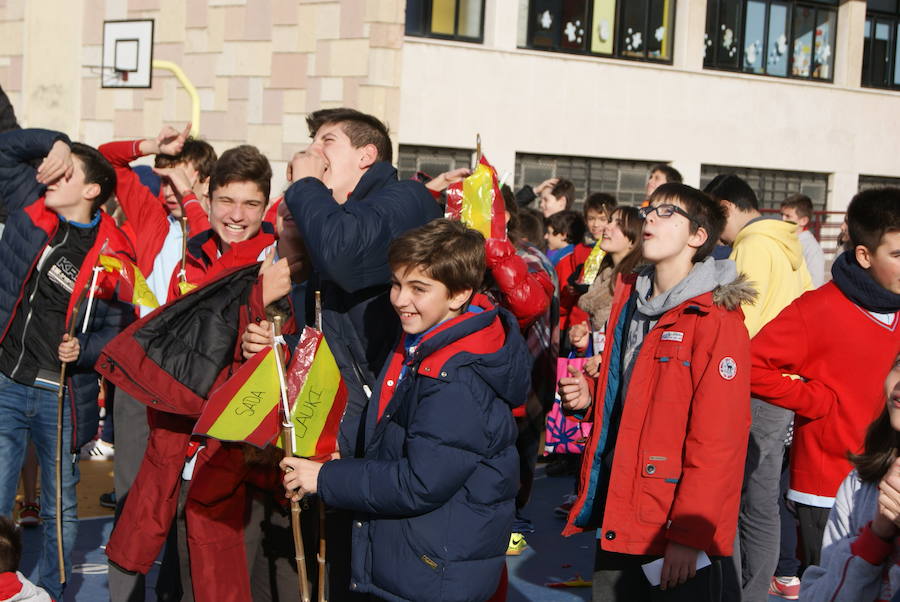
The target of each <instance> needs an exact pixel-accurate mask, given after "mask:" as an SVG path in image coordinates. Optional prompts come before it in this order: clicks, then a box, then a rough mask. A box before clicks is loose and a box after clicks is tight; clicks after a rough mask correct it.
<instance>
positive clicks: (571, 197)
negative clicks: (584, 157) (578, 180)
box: [550, 178, 575, 209]
mask: <svg viewBox="0 0 900 602" xmlns="http://www.w3.org/2000/svg"><path fill="white" fill-rule="evenodd" d="M550 194H552V195H553V196H555V197H556V198H558V199H562V198H564V199H566V209H571V208H572V205H573V204H574V203H575V184H573V183H572V181H571V180H564V179H563V178H560V179H559V181H557V182H556V185H555V186H554V187H553V188H551V189H550Z"/></svg>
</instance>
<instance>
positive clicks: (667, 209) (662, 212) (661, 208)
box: [640, 203, 700, 226]
mask: <svg viewBox="0 0 900 602" xmlns="http://www.w3.org/2000/svg"><path fill="white" fill-rule="evenodd" d="M654 211H655V212H656V215H658V216H659V217H661V218H664V219H668V218H670V217H672V216H673V215H674V214H676V213H677V214H678V215H683V216H684V217H686V218H687V219H689V220H690V221H692V222H693V223H695V224H696V225H698V226H699V225H700V222H698V221H697V220H696V219H694V218H693V217H691V216H690V215H688V212H687V211H685V210H684V209H682V208H681V207H679V206H678V205H673V204H671V203H663V204H662V205H650V206H647V207H641V210H640V212H641V219H647V218H648V217H650V214H651V213H653V212H654Z"/></svg>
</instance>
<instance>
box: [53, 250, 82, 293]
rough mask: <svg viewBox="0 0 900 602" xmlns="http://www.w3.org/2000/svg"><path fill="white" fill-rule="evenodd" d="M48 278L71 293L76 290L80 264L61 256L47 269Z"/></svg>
mask: <svg viewBox="0 0 900 602" xmlns="http://www.w3.org/2000/svg"><path fill="white" fill-rule="evenodd" d="M47 278H49V279H50V282H52V283H53V284H55V285H57V286H58V287H60V288H62V289H64V290H65V291H66V292H67V293H71V292H72V291H74V290H75V281H76V280H77V279H78V266H76V265H75V264H74V263H72V262H71V261H69V260H68V259H66V258H65V257H60V258H59V259H58V260H57V261H56V264H55V265H54V266H53V267H51V268H50V269H49V270H48V271H47Z"/></svg>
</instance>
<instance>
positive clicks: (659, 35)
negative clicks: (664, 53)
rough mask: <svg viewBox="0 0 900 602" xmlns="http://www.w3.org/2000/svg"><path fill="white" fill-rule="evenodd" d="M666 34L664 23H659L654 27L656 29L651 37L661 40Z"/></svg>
mask: <svg viewBox="0 0 900 602" xmlns="http://www.w3.org/2000/svg"><path fill="white" fill-rule="evenodd" d="M665 35H666V27H665V25H660V26H659V27H657V28H656V31H655V32H654V34H653V37H654V38H656V41H657V42H662V41H663V38H664V37H665Z"/></svg>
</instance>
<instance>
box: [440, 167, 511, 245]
mask: <svg viewBox="0 0 900 602" xmlns="http://www.w3.org/2000/svg"><path fill="white" fill-rule="evenodd" d="M444 216H445V217H446V218H448V219H457V220H461V221H462V223H464V224H465V225H467V226H468V227H470V228H472V229H473V230H478V231H479V232H481V233H482V234H483V235H484V237H485V238H506V207H505V206H504V204H503V195H502V194H501V192H500V186H499V184H498V183H497V172H496V170H495V169H494V167H493V166H492V165H491V164H490V162H488V160H487V159H486V158H485V157H484V155H482V156H481V159H480V160H479V162H478V165H477V166H476V167H475V171H473V172H472V175H470V176H469V177H468V178H466V179H465V180H463V181H462V182H458V183H456V184H451V185H450V186H449V187H448V188H447V208H446V211H445V214H444Z"/></svg>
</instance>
